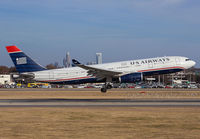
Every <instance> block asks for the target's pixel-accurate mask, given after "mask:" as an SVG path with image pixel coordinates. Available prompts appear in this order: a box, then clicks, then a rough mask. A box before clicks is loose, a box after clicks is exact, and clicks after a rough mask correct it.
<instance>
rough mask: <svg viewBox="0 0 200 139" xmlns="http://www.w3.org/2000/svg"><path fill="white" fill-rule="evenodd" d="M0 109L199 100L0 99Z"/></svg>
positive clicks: (196, 102)
mask: <svg viewBox="0 0 200 139" xmlns="http://www.w3.org/2000/svg"><path fill="white" fill-rule="evenodd" d="M0 107H200V99H0Z"/></svg>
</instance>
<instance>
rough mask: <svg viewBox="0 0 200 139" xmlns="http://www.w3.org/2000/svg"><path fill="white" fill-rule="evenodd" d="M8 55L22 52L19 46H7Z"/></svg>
mask: <svg viewBox="0 0 200 139" xmlns="http://www.w3.org/2000/svg"><path fill="white" fill-rule="evenodd" d="M6 49H7V51H8V53H17V52H22V51H21V50H20V49H19V48H17V46H6Z"/></svg>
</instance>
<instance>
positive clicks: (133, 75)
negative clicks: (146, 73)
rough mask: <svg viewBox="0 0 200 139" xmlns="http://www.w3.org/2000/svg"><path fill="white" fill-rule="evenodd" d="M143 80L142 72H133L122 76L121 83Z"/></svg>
mask: <svg viewBox="0 0 200 139" xmlns="http://www.w3.org/2000/svg"><path fill="white" fill-rule="evenodd" d="M142 80H143V74H142V73H131V74H126V75H123V76H121V83H135V82H140V81H142Z"/></svg>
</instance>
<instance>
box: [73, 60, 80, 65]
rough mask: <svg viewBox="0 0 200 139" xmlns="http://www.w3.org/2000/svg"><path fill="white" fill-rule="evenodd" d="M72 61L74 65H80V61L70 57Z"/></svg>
mask: <svg viewBox="0 0 200 139" xmlns="http://www.w3.org/2000/svg"><path fill="white" fill-rule="evenodd" d="M72 62H73V63H74V64H75V65H80V64H81V63H80V62H78V61H77V60H76V59H72Z"/></svg>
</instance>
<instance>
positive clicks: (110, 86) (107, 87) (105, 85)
mask: <svg viewBox="0 0 200 139" xmlns="http://www.w3.org/2000/svg"><path fill="white" fill-rule="evenodd" d="M111 88H112V85H111V84H110V83H108V84H107V83H105V84H104V85H103V87H102V88H101V92H102V93H106V92H107V89H111Z"/></svg>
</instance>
